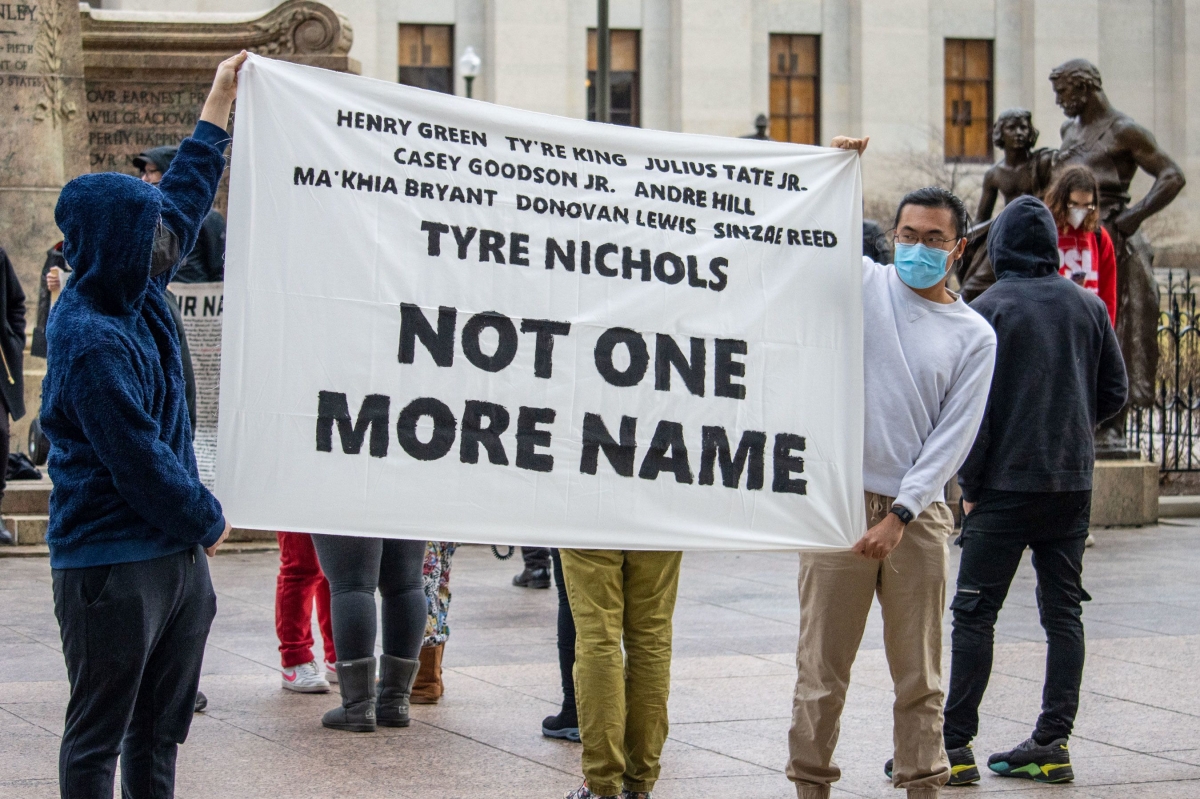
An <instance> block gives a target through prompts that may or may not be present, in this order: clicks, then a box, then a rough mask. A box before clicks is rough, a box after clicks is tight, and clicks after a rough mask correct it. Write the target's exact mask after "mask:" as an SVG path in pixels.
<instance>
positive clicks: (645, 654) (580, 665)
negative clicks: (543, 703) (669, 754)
mask: <svg viewBox="0 0 1200 799" xmlns="http://www.w3.org/2000/svg"><path fill="white" fill-rule="evenodd" d="M560 555H561V556H562V566H563V574H564V575H565V576H566V580H567V598H568V599H569V600H570V602H571V615H572V616H574V618H575V631H576V632H575V635H576V638H575V704H576V707H577V708H578V711H579V737H580V739H581V740H582V742H583V776H584V779H585V780H587V784H588V787H589V788H591V790H592V792H593V793H596V794H599V795H600V796H613V795H616V794H619V793H621V790H622V787H623V788H624V789H625V790H628V791H651V790H653V789H654V783H655V782H656V781H657V780H658V773H659V757H660V756H661V755H662V748H663V743H664V742H665V741H666V740H667V694H668V693H670V688H671V616H672V614H673V613H674V612H675V593H676V590H677V589H678V588H679V564H680V561H681V560H682V558H683V553H681V552H633V551H629V552H625V551H620V550H610V549H563V550H560ZM622 642H623V643H624V645H625V652H624V654H623V655H622V652H621V644H622Z"/></svg>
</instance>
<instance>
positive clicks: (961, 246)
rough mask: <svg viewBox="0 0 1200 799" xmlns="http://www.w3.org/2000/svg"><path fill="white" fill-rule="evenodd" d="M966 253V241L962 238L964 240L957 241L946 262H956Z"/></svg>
mask: <svg viewBox="0 0 1200 799" xmlns="http://www.w3.org/2000/svg"><path fill="white" fill-rule="evenodd" d="M966 251H967V239H966V238H965V237H964V238H961V239H959V240H958V245H957V246H955V248H954V249H953V250H951V251H950V257H949V258H948V259H947V260H949V261H957V260H958V259H959V258H962V257H963V253H964V252H966Z"/></svg>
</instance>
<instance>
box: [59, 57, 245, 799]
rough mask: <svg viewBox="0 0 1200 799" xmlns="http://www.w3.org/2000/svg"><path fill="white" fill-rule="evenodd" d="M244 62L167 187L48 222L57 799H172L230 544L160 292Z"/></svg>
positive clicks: (206, 180) (197, 218) (119, 186)
mask: <svg viewBox="0 0 1200 799" xmlns="http://www.w3.org/2000/svg"><path fill="white" fill-rule="evenodd" d="M245 60H246V54H245V52H243V53H241V54H239V55H237V56H234V57H233V58H230V59H227V60H225V61H224V62H222V63H221V65H220V67H218V69H217V74H216V78H215V79H214V81H213V87H212V91H211V92H210V93H209V96H208V98H207V100H206V101H205V104H204V108H203V110H202V112H201V114H200V120H199V122H198V123H197V124H196V128H195V131H194V132H193V134H192V136H191V137H190V138H188V139H185V140H184V141H183V143H182V144H181V145H180V147H179V155H178V156H177V157H176V159H175V161H174V162H173V163H172V165H171V169H170V171H169V172H168V173H167V174H166V175H165V176H164V178H163V180H162V183H161V184H160V185H159V186H158V187H154V186H149V185H147V184H145V183H143V182H141V181H139V180H137V179H136V178H133V177H131V176H129V175H121V174H115V173H97V174H90V175H83V176H81V177H77V178H75V179H74V180H72V181H71V182H70V183H68V184H67V185H66V186H64V187H63V190H62V193H61V194H60V195H59V199H58V204H57V206H56V207H55V211H54V219H55V222H56V223H57V224H58V226H59V228H60V229H61V230H62V232H63V234H64V243H63V251H62V252H63V257H64V258H65V259H66V262H67V263H68V264H69V265H70V266H71V267H72V268H73V269H74V273H73V274H74V276H73V277H72V279H71V281H70V282H69V283H68V284H67V285H66V286H65V287H64V289H63V292H62V296H61V297H60V298H59V301H58V302H57V303H55V305H54V308H53V310H52V311H51V312H50V315H49V321H48V324H47V330H46V336H47V356H48V357H47V360H46V377H45V379H44V380H43V382H42V407H41V422H42V427H43V429H44V431H45V433H46V436H47V438H48V439H49V440H50V457H49V462H48V468H49V471H50V476H51V478H53V480H54V492H53V493H52V494H51V495H50V522H49V525H48V528H47V531H46V543H47V544H48V546H49V549H50V571H51V579H52V582H53V593H54V613H55V617H56V618H57V619H58V623H59V630H60V634H61V637H62V644H63V658H64V660H65V661H66V666H67V677H68V680H69V682H70V698H69V700H68V702H67V711H66V719H65V722H64V725H63V735H62V745H61V747H60V749H59V790H60V792H61V794H62V796H63V797H68V796H70V797H76V796H89V797H91V796H112V792H113V778H114V772H115V769H116V761H117V757H118V756H120V758H121V795H122V796H123V797H126V798H127V799H142V797H151V796H156V797H157V796H171V795H172V794H173V792H174V785H175V758H176V752H177V749H178V745H179V744H181V743H183V741H184V740H185V739H186V738H187V733H188V729H189V727H190V725H191V718H192V711H193V708H194V707H195V703H196V694H197V690H196V689H197V686H198V683H199V680H200V667H201V662H202V660H203V656H204V645H205V641H206V639H207V637H208V631H209V626H210V625H211V623H212V620H213V617H214V615H215V614H216V595H215V593H214V592H213V588H212V582H211V580H210V578H209V572H208V565H207V563H206V559H205V557H204V556H205V555H206V554H207V555H209V556H210V557H211V556H212V555H213V554H215V553H216V550H217V548H218V547H219V546H220V545H221V543H222V542H223V541H224V540H225V539H226V537H227V536H228V535H229V530H230V525H229V522H228V521H227V520H226V519H225V517H224V515H223V512H222V509H221V505H220V503H219V502H218V501H217V499H216V497H214V496H213V495H212V494H211V493H210V492H209V491H208V489H206V488H205V487H204V485H203V484H202V483H201V482H200V479H199V477H198V476H197V471H196V457H195V453H194V452H193V451H192V441H191V426H190V423H189V420H188V415H187V407H186V402H185V398H184V380H183V365H182V361H181V357H180V348H179V338H178V335H177V334H176V332H175V324H174V322H173V321H172V318H171V313H170V308H169V302H170V301H169V300H168V299H167V298H166V296H165V293H164V290H165V288H166V285H167V283H168V282H169V281H170V279H171V277H172V275H173V273H174V271H175V270H176V269H177V268H178V266H179V263H180V261H181V256H182V254H184V253H187V252H189V251H191V249H192V247H193V246H194V244H195V241H196V236H197V233H198V231H199V229H200V226H201V223H202V221H203V219H204V215H205V214H206V213H207V212H208V209H209V208H210V207H211V206H212V201H213V195H214V194H215V193H216V190H217V183H218V182H219V181H220V179H221V173H222V172H223V171H224V168H225V160H224V156H223V153H224V151H225V147H226V146H227V145H228V143H229V134H228V133H227V132H226V131H225V125H226V124H227V123H228V121H229V112H230V107H231V105H232V103H233V100H234V97H235V93H236V88H237V72H238V70H239V69H240V67H241V65H242V64H243V63H244V62H245Z"/></svg>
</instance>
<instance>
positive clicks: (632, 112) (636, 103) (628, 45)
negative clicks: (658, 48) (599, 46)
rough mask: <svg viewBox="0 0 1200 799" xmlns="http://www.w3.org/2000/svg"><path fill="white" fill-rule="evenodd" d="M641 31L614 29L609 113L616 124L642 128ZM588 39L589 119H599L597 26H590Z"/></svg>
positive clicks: (610, 49)
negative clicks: (597, 108)
mask: <svg viewBox="0 0 1200 799" xmlns="http://www.w3.org/2000/svg"><path fill="white" fill-rule="evenodd" d="M640 34H641V32H640V31H636V30H612V29H610V30H609V32H608V35H609V42H610V45H609V52H610V53H611V57H612V66H611V73H610V77H609V98H610V99H609V114H610V119H611V121H612V122H613V124H615V125H629V126H631V127H635V128H637V127H641V124H642V114H641V106H642V101H641V42H640V38H641V37H640ZM587 36H588V38H587V52H588V57H587V68H588V73H587V74H588V76H587V93H588V94H587V104H588V116H587V118H588V119H590V120H593V121H595V119H596V58H597V57H596V29H595V28H589V29H588V35H587Z"/></svg>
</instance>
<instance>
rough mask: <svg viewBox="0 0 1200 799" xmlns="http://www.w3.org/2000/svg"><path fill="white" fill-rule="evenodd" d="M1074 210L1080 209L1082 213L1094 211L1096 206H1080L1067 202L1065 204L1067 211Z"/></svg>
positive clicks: (1091, 204)
mask: <svg viewBox="0 0 1200 799" xmlns="http://www.w3.org/2000/svg"><path fill="white" fill-rule="evenodd" d="M1075 209H1080V210H1083V211H1095V210H1096V204H1095V203H1088V204H1087V205H1080V204H1079V203H1073V202H1070V201H1068V202H1067V210H1069V211H1074V210H1075Z"/></svg>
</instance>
